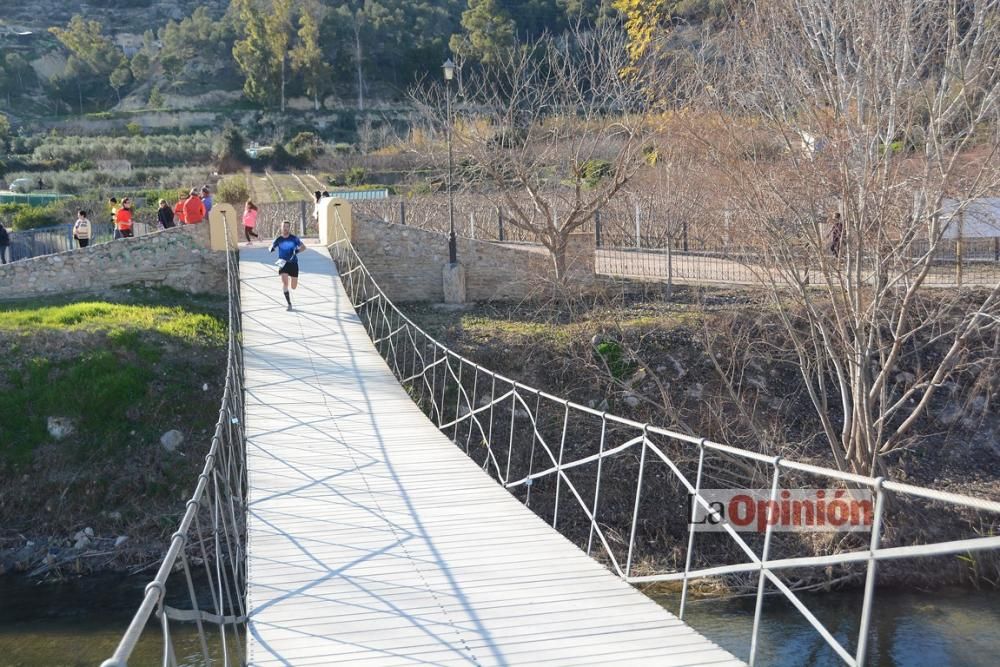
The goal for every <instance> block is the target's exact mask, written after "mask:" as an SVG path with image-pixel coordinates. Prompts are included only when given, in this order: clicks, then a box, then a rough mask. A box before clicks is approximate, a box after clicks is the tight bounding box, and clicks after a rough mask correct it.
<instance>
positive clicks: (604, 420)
mask: <svg viewBox="0 0 1000 667" xmlns="http://www.w3.org/2000/svg"><path fill="white" fill-rule="evenodd" d="M607 432H608V413H607V412H606V411H605V412H603V413H601V444H600V445H599V447H598V450H597V479H596V480H595V481H594V506H593V509H591V510H590V537H588V538H587V555H588V556H589V555H590V548H591V547H592V546H593V544H594V531H595V530H596V529H597V502H598V500H600V497H601V467H602V464H603V463H604V439H605V436H606V435H607ZM608 557H609V558H612V559H613V558H614V556H612V555H611V554H610V553H609V554H608Z"/></svg>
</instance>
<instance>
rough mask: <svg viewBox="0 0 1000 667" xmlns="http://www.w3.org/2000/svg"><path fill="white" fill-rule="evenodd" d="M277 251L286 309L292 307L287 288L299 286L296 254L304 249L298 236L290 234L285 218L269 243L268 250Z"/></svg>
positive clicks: (290, 227) (289, 226)
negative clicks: (279, 232) (279, 229)
mask: <svg viewBox="0 0 1000 667" xmlns="http://www.w3.org/2000/svg"><path fill="white" fill-rule="evenodd" d="M275 249H277V251H278V261H279V262H280V263H281V264H280V268H279V269H278V276H279V277H280V278H281V291H282V292H284V293H285V301H286V302H287V303H288V310H291V309H292V296H291V294H289V292H288V288H289V287H291V288H292V289H295V288H296V287H298V286H299V258H298V257H297V255H298V254H299V253H300V252H302V251H304V250H305V249H306V247H305V245H303V243H302V241H300V240H299V237H297V236H295V235H294V234H292V223H290V222H288V221H287V220H286V221H285V222H283V223H281V235H280V236H277V237H275V239H274V242H273V243H271V250H270V252H274V251H275Z"/></svg>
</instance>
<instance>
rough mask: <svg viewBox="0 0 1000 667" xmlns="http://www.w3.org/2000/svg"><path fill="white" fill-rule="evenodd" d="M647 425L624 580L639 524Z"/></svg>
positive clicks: (627, 572)
mask: <svg viewBox="0 0 1000 667" xmlns="http://www.w3.org/2000/svg"><path fill="white" fill-rule="evenodd" d="M648 429H649V424H647V425H645V426H643V427H642V455H641V456H640V457H639V481H638V483H637V484H636V485H635V506H634V507H633V508H632V530H631V533H630V534H629V538H628V557H627V558H626V560H625V578H626V579H628V578H629V577H630V576H631V575H632V552H633V550H634V548H635V531H636V528H637V527H638V523H639V501H640V500H641V499H642V474H643V472H644V471H645V469H646V438H647V436H648V433H649V431H648Z"/></svg>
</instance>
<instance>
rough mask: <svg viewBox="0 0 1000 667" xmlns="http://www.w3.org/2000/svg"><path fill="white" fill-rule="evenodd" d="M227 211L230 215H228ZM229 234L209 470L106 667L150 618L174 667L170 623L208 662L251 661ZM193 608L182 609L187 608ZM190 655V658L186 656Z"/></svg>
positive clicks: (122, 659) (119, 660)
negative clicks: (192, 635)
mask: <svg viewBox="0 0 1000 667" xmlns="http://www.w3.org/2000/svg"><path fill="white" fill-rule="evenodd" d="M225 215H226V214H225V213H223V216H225ZM224 226H225V229H226V232H225V233H226V239H227V247H228V248H229V250H227V251H226V285H227V294H228V296H227V312H226V320H227V325H228V330H229V333H228V338H227V344H226V378H225V386H224V388H223V393H222V402H221V405H220V407H219V417H218V420H217V421H216V423H215V431H214V432H213V434H212V440H211V446H210V448H209V451H208V454H207V455H206V456H205V465H204V468H203V469H202V472H201V474H200V475H199V476H198V483H197V485H196V486H195V489H194V493H192V494H191V497H190V499H188V501H187V503H186V504H185V511H184V516H183V518H182V519H181V521H180V525H179V526H178V528H177V530H176V531H175V532H174V533H173V535H172V536H171V538H170V546H169V548H168V549H167V552H166V554H165V555H164V558H163V561H162V562H161V563H160V567H159V569H158V570H157V572H156V576H155V577H154V578H153V580H152V581H150V582H149V584H147V585H146V589H145V594H144V595H143V599H142V603H141V604H140V606H139V609H138V611H137V612H136V613H135V616H134V617H133V618H132V622H131V623H130V624H129V626H128V629H127V630H126V631H125V634H124V636H123V637H122V639H121V641H120V642H119V644H118V647H117V648H116V649H115V652H114V654H113V655H112V656H111V657H110V658H108V659H107V660H105V661H104V662H103V663H101V667H124V666H125V665H127V664H128V661H129V658H130V656H131V655H132V653H133V652H134V651H135V648H136V645H137V644H138V642H139V638H140V636H141V635H142V633H143V631H144V630H145V629H146V626H147V624H148V623H149V620H150V618H151V617H152V616H153V615H154V614H155V615H156V617H157V619H158V620H159V626H160V631H161V633H162V641H163V643H162V648H163V650H162V664H163V665H164V667H175V666H176V665H177V662H178V646H177V642H176V641H175V637H174V635H173V634H172V633H171V629H172V625H171V622H172V621H173V622H187V623H194V625H195V627H196V629H197V649H196V650H198V651H200V653H201V655H202V659H203V660H204V663H203V664H205V665H208V664H215V663H216V662H219V661H221V663H222V664H223V665H226V666H227V667H228V666H229V665H242V664H245V659H244V656H243V652H244V647H245V645H246V636H245V621H246V612H245V607H244V604H245V595H244V593H245V590H246V570H245V560H246V559H245V554H244V547H245V544H246V539H245V526H246V489H247V480H246V468H245V462H246V456H245V449H244V446H245V440H244V432H243V424H244V419H243V355H242V350H241V347H240V281H239V262H238V259H237V252H236V243H235V240H234V239H231V238H230V234H229V225H228V224H226V225H224ZM182 605H183V606H184V607H186V608H183V609H182V608H179V607H181V606H182ZM182 657H183V656H182Z"/></svg>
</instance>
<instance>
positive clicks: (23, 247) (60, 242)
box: [7, 222, 156, 262]
mask: <svg viewBox="0 0 1000 667" xmlns="http://www.w3.org/2000/svg"><path fill="white" fill-rule="evenodd" d="M90 224H91V240H90V243H91V245H97V244H99V243H110V242H111V241H112V240H113V239H114V227H113V226H112V225H111V224H110V223H106V222H92V223H90ZM133 229H134V230H135V235H136V236H142V235H144V234H148V233H150V232H151V231H155V230H156V229H155V227H153V226H152V225H148V224H146V223H142V222H136V223H134V224H133ZM76 248H77V243H76V241H75V240H74V239H73V225H72V224H71V223H67V224H63V225H54V226H52V227H38V228H36V229H25V230H23V231H17V232H10V248H8V250H7V261H8V262H17V261H20V260H22V259H31V258H33V257H40V256H42V255H54V254H55V253H59V252H65V251H67V250H76Z"/></svg>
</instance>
